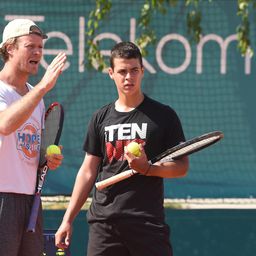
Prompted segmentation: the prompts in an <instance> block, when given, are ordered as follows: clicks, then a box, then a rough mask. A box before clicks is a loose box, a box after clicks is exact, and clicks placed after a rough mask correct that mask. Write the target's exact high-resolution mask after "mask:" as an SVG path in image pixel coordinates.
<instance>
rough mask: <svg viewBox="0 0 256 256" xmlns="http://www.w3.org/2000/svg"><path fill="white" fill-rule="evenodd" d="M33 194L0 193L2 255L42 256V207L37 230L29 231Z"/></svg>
mask: <svg viewBox="0 0 256 256" xmlns="http://www.w3.org/2000/svg"><path fill="white" fill-rule="evenodd" d="M32 203H33V196H30V195H23V194H14V193H0V255H1V256H32V255H33V256H42V255H43V246H44V240H43V230H42V229H43V225H42V208H41V207H40V212H39V215H38V218H37V224H36V232H35V233H27V232H26V228H27V224H28V219H29V216H30V209H31V206H32Z"/></svg>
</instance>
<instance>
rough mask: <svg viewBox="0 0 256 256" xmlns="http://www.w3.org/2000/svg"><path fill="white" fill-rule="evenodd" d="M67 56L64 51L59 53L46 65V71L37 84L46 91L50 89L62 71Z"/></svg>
mask: <svg viewBox="0 0 256 256" xmlns="http://www.w3.org/2000/svg"><path fill="white" fill-rule="evenodd" d="M66 59H67V56H66V54H65V53H63V52H61V53H59V54H58V55H57V56H56V57H55V58H54V59H53V61H52V62H51V64H50V65H49V66H48V67H47V69H46V72H45V74H44V76H43V78H42V80H41V81H40V82H39V84H38V86H40V87H41V88H43V89H45V90H46V92H48V91H50V90H51V89H52V88H53V87H54V86H55V84H56V81H57V79H58V77H59V75H60V74H61V72H62V71H63V67H64V65H65V62H66Z"/></svg>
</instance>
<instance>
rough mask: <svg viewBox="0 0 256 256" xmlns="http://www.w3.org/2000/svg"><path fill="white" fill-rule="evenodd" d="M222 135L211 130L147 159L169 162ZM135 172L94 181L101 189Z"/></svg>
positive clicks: (151, 161)
mask: <svg viewBox="0 0 256 256" xmlns="http://www.w3.org/2000/svg"><path fill="white" fill-rule="evenodd" d="M223 137H224V134H223V133H222V132H221V131H213V132H210V133H206V134H203V135H201V136H198V137H195V138H193V139H190V140H188V141H185V142H182V143H180V144H179V145H177V146H175V147H172V148H170V149H167V150H166V151H164V152H163V153H161V154H159V155H157V156H156V157H154V158H153V159H151V160H150V161H149V163H150V164H153V163H156V162H158V161H160V162H162V163H164V162H170V161H173V160H176V159H180V158H182V157H183V156H187V155H190V154H192V153H194V152H197V151H199V150H202V149H203V148H206V147H209V146H210V145H212V144H214V143H216V142H217V141H219V140H220V139H222V138H223ZM135 174H138V172H136V171H135V170H132V169H129V170H126V171H124V172H121V173H119V174H116V175H114V176H112V177H110V178H108V179H105V180H102V181H99V182H96V184H95V186H96V188H97V189H98V190H102V189H104V188H106V187H108V186H110V185H113V184H115V183H117V182H119V181H122V180H125V179H127V178H129V177H131V176H133V175H135Z"/></svg>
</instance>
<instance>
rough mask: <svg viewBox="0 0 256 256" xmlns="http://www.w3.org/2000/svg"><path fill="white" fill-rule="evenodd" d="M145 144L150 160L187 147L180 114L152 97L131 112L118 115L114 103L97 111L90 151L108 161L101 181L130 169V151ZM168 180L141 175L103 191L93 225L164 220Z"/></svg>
mask: <svg viewBox="0 0 256 256" xmlns="http://www.w3.org/2000/svg"><path fill="white" fill-rule="evenodd" d="M133 140H135V141H137V142H140V143H141V142H145V147H144V148H145V152H146V154H147V156H148V159H151V158H152V157H154V156H156V155H158V154H160V153H161V152H163V151H164V150H166V149H167V148H170V147H173V146H175V145H177V144H179V143H180V142H182V141H185V138H184V133H183V130H182V126H181V123H180V120H179V118H178V116H177V114H176V113H175V111H174V110H173V109H172V108H170V107H169V106H167V105H163V104H161V103H159V102H157V101H155V100H153V99H151V98H149V97H147V96H145V98H144V101H143V102H142V103H141V104H140V105H139V106H138V107H137V108H136V109H134V110H132V111H130V112H118V111H116V110H115V104H114V103H111V104H108V105H106V106H104V107H103V108H101V109H99V110H98V111H96V112H95V113H94V115H93V117H92V119H91V121H90V123H89V126H88V131H87V135H86V139H85V143H84V150H85V151H86V152H88V153H90V154H92V155H95V156H99V157H102V164H101V166H100V168H99V170H98V178H97V180H98V181H100V180H103V179H106V178H108V177H110V176H113V175H115V174H118V173H120V172H122V171H124V170H126V169H129V166H128V163H127V161H126V160H125V158H124V156H123V154H124V146H125V145H127V144H128V143H129V142H130V141H133ZM163 191H164V188H163V178H160V177H152V176H150V177H149V176H144V175H135V176H133V177H131V178H129V179H126V180H124V181H121V182H119V183H117V184H114V185H112V186H110V187H108V188H106V189H104V190H102V191H97V190H96V189H95V190H94V192H93V200H92V204H91V206H90V209H89V210H88V213H87V218H88V221H89V222H93V221H97V220H107V219H113V218H125V217H127V218H129V217H144V218H145V217H146V218H154V219H155V220H157V221H163V220H164V209H163V199H164V193H163Z"/></svg>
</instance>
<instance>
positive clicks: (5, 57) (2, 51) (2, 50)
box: [0, 37, 17, 62]
mask: <svg viewBox="0 0 256 256" xmlns="http://www.w3.org/2000/svg"><path fill="white" fill-rule="evenodd" d="M16 44H17V37H15V38H10V39H8V40H7V41H6V42H5V43H4V45H3V46H2V48H0V55H1V57H2V59H3V60H4V62H6V61H7V60H8V59H9V53H8V52H7V46H9V45H16Z"/></svg>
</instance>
